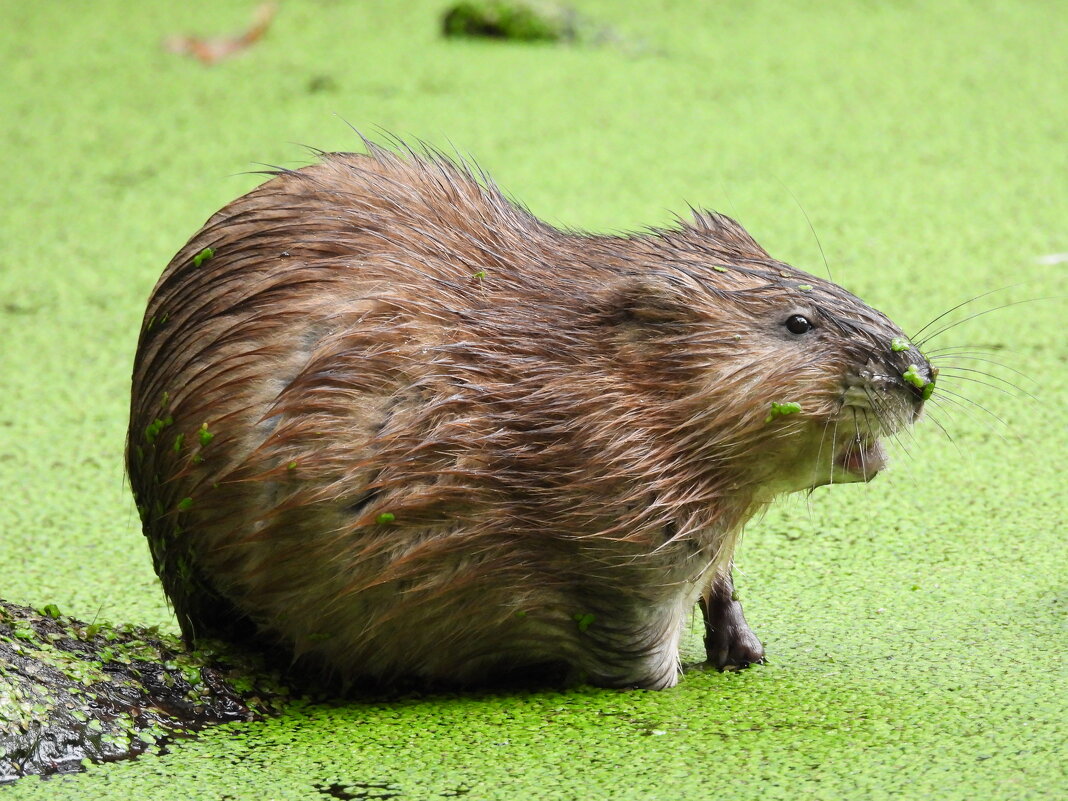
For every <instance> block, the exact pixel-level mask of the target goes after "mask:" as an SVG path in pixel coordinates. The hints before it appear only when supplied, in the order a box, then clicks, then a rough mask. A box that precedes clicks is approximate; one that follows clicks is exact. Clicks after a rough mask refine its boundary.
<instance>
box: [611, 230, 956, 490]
mask: <svg viewBox="0 0 1068 801" xmlns="http://www.w3.org/2000/svg"><path fill="white" fill-rule="evenodd" d="M657 234H658V237H659V238H661V241H662V242H663V244H664V245H666V246H667V248H668V250H669V253H670V254H671V258H670V259H669V260H668V261H667V262H666V263H665V262H661V264H662V265H663V266H662V267H657V268H656V269H654V270H653V271H652V273H651V274H650V275H649V276H648V279H649V280H648V281H647V282H646V286H645V289H646V290H647V291H646V293H645V297H644V300H643V301H642V302H640V303H634V302H633V300H632V306H639V307H640V306H641V305H643V304H644V305H645V306H646V308H645V310H644V312H642V311H639V312H638V313H637V314H635V312H634V311H633V310H632V311H631V315H632V316H638V317H642V316H644V317H645V318H646V319H656V316H657V314H659V315H660V317H661V318H662V319H665V320H667V319H675V320H676V321H677V322H681V321H682V318H683V316H684V314H685V312H684V311H683V306H682V304H684V303H685V304H688V307H689V314H690V316H689V318H688V320H686V323H685V326H681V325H680V326H679V327H677V328H676V333H675V334H674V335H673V336H672V337H668V338H664V339H662V340H661V345H662V350H661V353H662V354H664V358H666V359H668V360H671V359H672V358H677V357H678V353H679V351H678V350H675V351H674V353H671V351H672V342H675V343H677V347H678V348H682V349H685V352H686V354H688V355H687V357H683V358H682V359H681V361H680V362H679V364H680V365H681V363H682V362H683V361H685V362H687V364H686V367H685V371H686V373H687V374H688V375H689V377H690V380H691V381H693V380H695V379H696V380H697V381H698V382H699V383H700V385H701V386H700V389H699V391H698V392H697V393H696V395H695V396H692V397H695V398H696V399H697V401H698V402H699V403H700V405H701V408H700V409H699V410H698V409H694V410H693V411H692V412H691V414H692V417H691V419H693V420H695V421H698V422H699V423H700V425H702V426H703V427H704V429H705V431H706V433H707V442H708V446H707V449H706V450H705V452H704V453H705V455H706V456H707V457H708V458H711V459H714V460H716V461H718V462H720V463H721V464H723V465H724V466H725V467H727V468H728V472H729V473H730V474H732V475H733V476H734V477H736V478H735V480H740V481H741V482H744V484H746V485H748V486H750V487H753V488H755V490H756V492H755V495H756V497H757V498H764V499H767V498H770V497H772V496H774V495H776V494H779V493H782V492H791V491H795V490H803V489H810V488H813V487H818V486H821V485H824V484H831V483H846V482H854V481H869V480H871V478H872V477H874V476H875V475H876V474H877V473H878V472H879V471H880V470H881V469H882V468H883V467H884V466H885V464H886V451H885V447H884V441H885V439H886V438H888V437H894V436H896V434H897V433H898V432H899V431H901V430H902V429H904V428H905V427H907V426H909V425H910V424H912V423H913V422H914V421H915V420H916V419H917V418H918V417H919V415H920V412H921V410H922V408H923V404H924V401H926V400H927V399H928V398H929V397H930V395H931V393H932V391H933V390H934V385H935V378H936V376H937V372H938V371H937V369H935V368H933V367H932V366H931V365H930V363H929V362H928V360H927V359H926V357H925V356H924V355H923V354H922V353H921V352H920V351H919V349H918V348H917V347H916V346H915V345H913V344H911V343H910V342H909V341H908V339H907V337H906V336H905V334H904V333H903V332H902V331H901V330H900V329H899V328H898V327H897V326H896V325H895V324H894V323H893V322H891V321H890V320H889V319H888V318H887V317H886V316H885V315H883V314H882V313H881V312H878V311H876V310H875V309H872V308H871V307H870V306H868V305H867V304H865V303H864V302H863V301H861V300H860V299H859V298H857V297H855V296H854V295H852V294H850V293H849V292H847V291H845V290H844V289H842V288H841V287H839V286H838V285H836V284H834V283H831V282H830V281H824V280H822V279H819V278H816V277H814V276H812V275H809V274H808V273H804V272H802V271H800V270H797V269H796V268H793V267H791V266H789V265H787V264H784V263H782V262H779V261H776V260H775V259H773V258H771V257H770V256H769V255H768V254H767V253H766V252H765V251H764V250H763V249H762V248H761V247H760V246H759V245H758V244H757V243H756V242H755V241H753V239H752V238H751V237H750V236H749V235H748V234H747V233H746V232H745V231H744V229H742V227H741V226H740V225H738V224H737V223H736V222H734V221H733V220H731V219H730V218H728V217H725V216H723V215H719V214H713V213H707V212H705V213H699V214H698V215H696V217H695V220H694V222H693V223H688V224H685V225H684V226H683V227H682V229H681V230H679V231H666V232H665V231H658V232H657ZM653 283H655V285H656V286H657V289H655V290H653V291H648V290H649V287H650V286H651V285H652V284H653ZM635 294H636V293H635V292H633V291H632V298H633V296H634V295H635ZM672 308H673V309H674V311H675V317H674V318H672V316H671V314H670V313H669V312H668V309H672ZM658 310H659V311H658ZM681 332H686V333H685V334H682V333H681ZM669 354H670V355H669Z"/></svg>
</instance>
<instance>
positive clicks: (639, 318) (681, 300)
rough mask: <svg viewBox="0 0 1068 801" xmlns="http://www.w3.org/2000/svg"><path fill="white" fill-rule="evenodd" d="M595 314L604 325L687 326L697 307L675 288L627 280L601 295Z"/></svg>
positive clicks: (640, 278)
mask: <svg viewBox="0 0 1068 801" xmlns="http://www.w3.org/2000/svg"><path fill="white" fill-rule="evenodd" d="M594 313H595V314H596V315H597V318H598V320H599V322H601V323H602V324H604V325H624V324H627V323H634V324H639V325H640V324H654V325H664V324H670V323H687V322H691V321H693V320H694V319H696V315H695V313H694V310H693V306H692V305H691V304H689V303H687V302H686V298H685V297H684V296H683V295H682V294H681V293H680V292H679V290H677V289H675V288H674V287H671V286H666V285H664V284H663V283H662V282H659V281H656V280H654V279H652V278H645V277H633V276H632V277H626V278H621V279H619V280H618V281H615V282H612V283H610V284H609V285H608V286H606V287H605V288H604V289H603V290H601V291H600V292H598V293H597V297H596V300H595V305H594Z"/></svg>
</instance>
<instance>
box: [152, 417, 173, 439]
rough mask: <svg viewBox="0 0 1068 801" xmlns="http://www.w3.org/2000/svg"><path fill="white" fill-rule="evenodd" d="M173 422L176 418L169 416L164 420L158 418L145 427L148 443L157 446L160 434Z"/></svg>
mask: <svg viewBox="0 0 1068 801" xmlns="http://www.w3.org/2000/svg"><path fill="white" fill-rule="evenodd" d="M173 422H174V418H173V417H171V416H169V415H168V416H167V417H164V418H163V419H160V418H159V417H157V418H156V419H155V420H153V421H152V422H151V423H149V424H148V425H147V426H145V439H146V440H148V443H149V444H150V445H152V444H155V442H156V437H158V436H159V432H160V431H162V430H163V429H165V428H166V427H167V426H169V425H170V424H171V423H173Z"/></svg>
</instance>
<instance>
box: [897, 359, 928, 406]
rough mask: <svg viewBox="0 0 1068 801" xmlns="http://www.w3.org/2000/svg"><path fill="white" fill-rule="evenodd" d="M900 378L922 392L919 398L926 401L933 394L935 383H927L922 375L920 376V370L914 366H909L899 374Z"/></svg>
mask: <svg viewBox="0 0 1068 801" xmlns="http://www.w3.org/2000/svg"><path fill="white" fill-rule="evenodd" d="M901 377H902V378H903V379H905V381H906V382H907V383H909V384H912V386H914V387H916V389H920V390H923V393H922V394H921V395H920V397H921V398H923V399H924V400H927V399H928V398H930V397H931V395H932V393H934V387H935V382H934V381H927V380H926V379H925V378H924V377H923V376H922V375H920V368H918V367H917V366H916V365H914V364H910V365H909V369H908V370H906V371H905V372H903V373H902V374H901Z"/></svg>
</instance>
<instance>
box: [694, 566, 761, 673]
mask: <svg viewBox="0 0 1068 801" xmlns="http://www.w3.org/2000/svg"><path fill="white" fill-rule="evenodd" d="M700 604H701V614H702V615H703V616H704V618H705V653H706V655H707V657H708V662H709V664H711V665H712V666H713V667H716V668H718V669H719V670H741V669H742V668H747V667H749V666H750V665H753V664H760V663H762V662H763V661H764V646H763V645H761V644H760V640H758V639H757V636H756V635H755V634H754V633H753V630H752V629H751V628H749V624H748V623H746V622H745V615H744V614H742V604H741V603H740V602H739V601H737V600H735V598H734V579H733V578H732V577H731V572H730V570H729V569H728V570H724V571H722V572H721V573H719V574H718V575H717V576H716V579H715V581H713V582H712V586H711V587H709V588H708V591H707V592H706V593H705V595H704V596H703V597H702V598H701V601H700Z"/></svg>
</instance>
